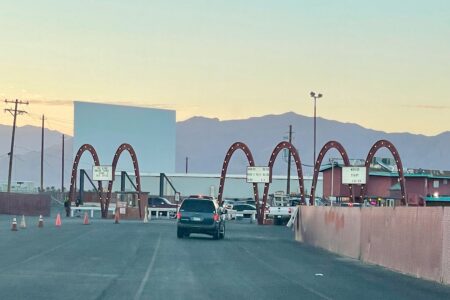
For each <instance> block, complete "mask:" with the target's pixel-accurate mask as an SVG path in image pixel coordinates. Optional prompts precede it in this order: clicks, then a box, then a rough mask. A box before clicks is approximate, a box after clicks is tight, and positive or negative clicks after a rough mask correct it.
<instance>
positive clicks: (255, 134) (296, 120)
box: [0, 112, 450, 187]
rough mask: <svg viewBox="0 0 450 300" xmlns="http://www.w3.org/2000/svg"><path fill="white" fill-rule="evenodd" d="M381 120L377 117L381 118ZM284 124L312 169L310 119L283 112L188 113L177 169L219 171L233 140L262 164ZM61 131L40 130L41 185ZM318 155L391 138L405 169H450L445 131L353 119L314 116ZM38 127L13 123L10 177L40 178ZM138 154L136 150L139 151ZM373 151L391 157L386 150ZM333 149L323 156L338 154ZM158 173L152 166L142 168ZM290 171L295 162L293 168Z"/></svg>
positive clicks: (363, 149)
mask: <svg viewBox="0 0 450 300" xmlns="http://www.w3.org/2000/svg"><path fill="white" fill-rule="evenodd" d="M380 122H382V121H380ZM289 125H292V129H293V139H292V143H293V144H294V146H295V147H296V148H297V150H298V152H299V154H300V157H301V161H302V164H304V167H303V172H304V174H305V175H310V174H311V173H312V168H311V167H310V166H311V165H312V163H313V150H314V147H313V136H314V135H313V118H312V117H306V116H302V115H298V114H295V113H292V112H288V113H285V114H281V115H267V116H262V117H252V118H249V119H243V120H230V121H220V120H218V119H215V118H205V117H193V118H190V119H188V120H185V121H181V122H177V124H176V128H177V137H176V141H177V142H176V171H177V172H180V173H184V172H185V168H186V157H187V158H188V172H189V173H213V174H218V173H220V171H221V168H222V163H223V160H224V157H225V155H226V153H227V150H228V148H229V147H230V145H231V144H233V143H234V142H237V141H240V142H244V143H245V144H246V145H247V146H249V148H250V149H251V151H252V154H253V156H254V159H255V163H256V165H260V166H264V165H267V163H268V160H269V157H270V155H271V153H272V150H273V149H274V147H275V146H276V145H277V144H278V143H279V142H280V141H283V140H286V139H287V136H288V130H289ZM61 136H62V134H61V133H60V132H58V131H53V130H47V129H46V130H45V148H46V150H45V151H44V153H45V156H44V162H45V163H44V178H45V183H44V185H45V186H55V187H58V186H60V185H61ZM316 136H317V146H316V153H317V154H318V153H319V151H320V149H321V148H322V146H323V145H324V144H325V143H326V142H327V141H330V140H335V141H338V142H340V143H341V144H342V145H343V146H344V148H345V149H346V151H347V153H348V155H349V157H350V158H353V159H364V158H366V156H367V153H368V151H369V149H370V147H371V146H372V145H373V144H374V143H375V142H376V141H378V140H380V139H386V140H389V141H391V142H392V143H393V144H394V145H395V146H396V148H397V150H398V151H399V154H400V156H401V159H402V162H403V166H404V167H405V168H422V169H436V170H450V131H446V132H443V133H441V134H439V135H436V136H425V135H419V134H411V133H387V132H383V131H377V130H373V129H367V128H364V127H362V126H359V125H357V124H352V123H342V122H338V121H333V120H327V119H323V118H317V130H316ZM0 138H1V139H2V140H3V141H4V142H3V143H2V144H1V145H0V181H3V182H5V181H6V180H7V176H8V163H9V156H8V152H9V150H10V140H11V127H10V126H6V125H0ZM40 145H41V128H39V127H33V126H24V127H19V128H17V131H16V141H15V150H14V157H15V160H14V167H13V180H22V181H34V182H35V184H36V186H37V185H39V182H40ZM65 149H66V151H65V172H64V173H65V176H64V177H65V184H66V186H68V181H69V178H70V171H71V164H72V138H71V137H66V139H65ZM138 156H139V153H138ZM377 156H383V157H391V155H390V153H389V152H388V151H386V150H380V151H379V152H378V153H377ZM339 157H340V155H339V153H338V152H337V151H336V150H332V151H330V152H329V154H328V155H327V156H326V157H325V160H324V162H323V163H324V164H325V163H328V162H329V158H339ZM247 164H248V162H247V159H246V157H245V155H244V154H243V153H242V152H241V151H239V153H238V152H236V154H235V155H234V156H233V158H232V160H231V162H230V165H229V169H228V172H229V173H233V174H244V173H245V168H246V166H247ZM286 167H287V162H286V159H285V157H283V155H282V154H280V155H279V158H278V159H277V161H276V163H275V165H274V174H285V173H286ZM142 171H143V172H158V171H157V170H142ZM292 172H293V174H294V173H295V167H294V168H293V171H292Z"/></svg>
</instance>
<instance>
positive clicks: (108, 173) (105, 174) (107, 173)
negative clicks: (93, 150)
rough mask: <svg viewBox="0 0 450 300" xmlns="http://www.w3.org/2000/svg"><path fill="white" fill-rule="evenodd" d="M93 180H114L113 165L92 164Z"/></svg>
mask: <svg viewBox="0 0 450 300" xmlns="http://www.w3.org/2000/svg"><path fill="white" fill-rule="evenodd" d="M92 180H95V181H112V180H113V171H112V166H92Z"/></svg>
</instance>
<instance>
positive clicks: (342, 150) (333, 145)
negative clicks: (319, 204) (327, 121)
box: [310, 141, 354, 205]
mask: <svg viewBox="0 0 450 300" xmlns="http://www.w3.org/2000/svg"><path fill="white" fill-rule="evenodd" d="M333 148H334V149H336V150H337V151H339V154H340V155H341V156H342V159H343V160H344V165H345V166H350V160H349V158H348V155H347V151H345V148H344V147H343V146H342V145H341V144H340V143H339V142H336V141H329V142H328V143H326V144H325V145H324V146H323V147H322V149H321V150H320V153H319V156H317V160H316V163H315V165H314V175H313V181H312V185H311V195H310V201H311V205H314V200H315V193H316V186H317V180H318V177H319V171H320V166H321V164H322V161H323V158H324V157H325V154H327V152H328V151H329V150H331V149H333ZM348 187H349V189H350V196H351V197H352V201H353V200H354V197H353V188H352V185H351V184H350V185H349V186H348Z"/></svg>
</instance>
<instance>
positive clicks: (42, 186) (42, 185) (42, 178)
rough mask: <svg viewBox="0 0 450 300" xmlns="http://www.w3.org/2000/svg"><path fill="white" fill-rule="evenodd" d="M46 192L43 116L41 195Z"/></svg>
mask: <svg viewBox="0 0 450 300" xmlns="http://www.w3.org/2000/svg"><path fill="white" fill-rule="evenodd" d="M43 191H44V115H42V133H41V193H42V192H43Z"/></svg>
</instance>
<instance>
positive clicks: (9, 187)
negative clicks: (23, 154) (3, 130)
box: [5, 99, 28, 193]
mask: <svg viewBox="0 0 450 300" xmlns="http://www.w3.org/2000/svg"><path fill="white" fill-rule="evenodd" d="M5 103H14V104H15V105H14V110H13V109H11V108H7V109H5V112H6V111H7V112H9V113H10V114H11V115H12V116H13V118H14V121H13V128H12V136H11V151H10V152H9V171H8V193H10V192H11V172H12V165H13V157H14V137H15V135H16V119H17V114H19V115H21V114H25V113H27V112H26V111H24V110H17V106H18V105H19V104H25V105H28V101H27V102H23V101H19V100H17V99H16V101H10V100H5Z"/></svg>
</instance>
